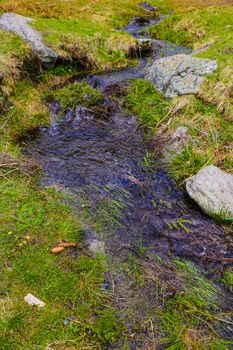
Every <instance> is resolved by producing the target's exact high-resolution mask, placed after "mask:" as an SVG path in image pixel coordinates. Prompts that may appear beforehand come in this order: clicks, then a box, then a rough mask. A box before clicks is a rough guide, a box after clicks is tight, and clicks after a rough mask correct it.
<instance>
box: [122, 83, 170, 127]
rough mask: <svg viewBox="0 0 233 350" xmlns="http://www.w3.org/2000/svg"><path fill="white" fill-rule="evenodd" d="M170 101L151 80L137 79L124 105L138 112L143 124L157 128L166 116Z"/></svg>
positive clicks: (131, 110)
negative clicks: (156, 88) (157, 89)
mask: <svg viewBox="0 0 233 350" xmlns="http://www.w3.org/2000/svg"><path fill="white" fill-rule="evenodd" d="M168 105H169V104H168V102H167V101H166V100H165V99H164V98H163V96H162V94H161V93H159V92H157V91H156V90H155V88H154V87H153V86H152V84H151V83H150V82H147V81H145V80H135V81H133V82H132V86H131V89H130V91H129V92H128V94H127V96H126V97H125V99H124V101H123V106H124V107H125V108H126V109H127V110H130V112H133V113H136V114H137V115H138V116H139V119H140V121H141V123H142V124H145V125H147V126H149V127H150V128H152V129H153V130H155V129H156V128H157V127H158V126H159V125H160V124H161V123H162V122H163V121H164V120H165V118H166V112H167V107H168Z"/></svg>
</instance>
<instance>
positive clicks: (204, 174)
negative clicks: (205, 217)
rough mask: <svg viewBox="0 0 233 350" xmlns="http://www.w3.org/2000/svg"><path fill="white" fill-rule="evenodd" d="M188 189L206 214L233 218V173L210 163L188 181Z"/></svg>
mask: <svg viewBox="0 0 233 350" xmlns="http://www.w3.org/2000/svg"><path fill="white" fill-rule="evenodd" d="M186 190H187V192H188V194H189V196H190V197H191V198H192V199H193V200H194V201H195V202H196V203H197V204H198V205H199V206H200V207H201V208H202V210H203V211H204V212H205V213H206V214H209V215H212V214H221V215H223V216H224V217H225V218H233V175H231V174H228V173H226V172H224V171H222V170H221V169H219V168H217V167H216V166H213V165H209V166H206V167H205V168H203V169H202V170H200V171H199V172H198V174H197V175H195V176H193V177H191V178H190V179H188V180H187V181H186Z"/></svg>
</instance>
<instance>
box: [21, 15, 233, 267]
mask: <svg viewBox="0 0 233 350" xmlns="http://www.w3.org/2000/svg"><path fill="white" fill-rule="evenodd" d="M156 22H158V20H157V19H156V20H155V21H154V20H152V21H150V20H147V19H146V20H145V21H143V20H142V19H134V20H133V21H132V22H131V23H130V24H129V25H128V26H127V27H126V28H125V30H126V31H128V32H129V33H131V34H132V35H133V36H136V37H137V38H145V36H146V37H148V35H147V34H146V35H145V34H144V33H143V34H140V33H141V32H142V30H144V29H146V28H148V26H150V25H153V24H154V23H156ZM153 46H154V48H153V53H152V56H153V58H158V57H161V56H164V55H165V56H168V55H174V54H177V53H181V52H184V53H190V50H189V49H188V48H184V47H180V46H177V45H174V44H169V43H163V42H161V41H156V40H154V42H153ZM148 60H149V61H150V60H151V58H145V59H141V60H139V64H138V66H137V67H135V68H129V69H126V70H123V71H120V72H113V73H108V74H102V75H92V76H88V77H86V78H85V81H87V82H89V83H90V84H92V85H93V86H94V87H96V88H98V89H100V90H101V91H102V92H103V94H104V96H105V103H104V104H103V106H98V108H99V110H98V108H97V110H94V111H92V110H90V109H88V108H85V107H80V106H77V107H76V108H75V109H73V110H69V111H67V112H66V113H65V114H64V117H63V119H62V120H61V121H56V122H54V124H53V125H52V126H51V127H50V128H41V129H39V130H38V131H37V133H36V134H35V135H34V136H33V137H31V140H30V141H29V142H28V144H27V147H26V152H27V153H28V154H30V155H31V156H33V158H34V159H36V160H38V161H39V162H40V163H41V164H42V166H43V169H44V177H43V183H44V184H45V185H56V186H61V187H62V188H67V189H69V191H72V192H73V193H74V194H76V195H77V198H79V200H78V202H77V203H78V204H77V205H78V206H79V207H80V210H82V209H83V208H84V209H85V207H86V208H88V209H89V210H90V212H91V213H92V215H93V218H94V221H95V217H96V220H97V218H98V219H99V217H100V216H102V219H103V217H104V219H106V222H108V224H109V221H110V224H111V227H112V232H113V234H111V236H110V238H108V239H106V242H105V244H106V250H107V251H108V253H109V254H112V255H113V256H114V255H116V254H118V255H120V254H122V255H124V254H126V253H127V247H128V248H129V249H131V248H133V247H137V246H138V244H141V245H142V246H143V247H150V248H151V249H150V254H157V255H159V256H160V257H161V258H162V259H163V260H164V261H169V259H171V258H174V257H179V258H180V257H182V258H188V259H189V260H191V261H193V262H195V263H196V264H198V265H199V266H200V267H201V268H202V269H203V270H205V271H207V272H208V273H209V274H211V273H212V272H213V271H214V270H215V269H216V268H220V267H222V262H221V259H222V258H224V257H228V256H232V251H233V250H232V243H231V241H230V239H229V238H228V236H227V235H226V233H225V232H224V230H223V228H222V227H221V226H219V225H217V224H216V223H215V221H214V220H212V219H211V218H209V217H207V216H206V215H204V214H203V213H202V212H201V210H200V209H199V208H198V207H197V206H196V205H195V204H194V203H193V202H192V201H191V200H190V199H189V198H188V197H187V195H186V194H185V193H184V192H183V191H181V190H178V189H177V188H176V186H175V184H174V183H173V182H172V181H171V180H170V179H169V178H168V176H167V174H166V172H165V171H164V170H163V168H162V166H161V165H160V161H159V158H158V156H156V154H154V161H155V162H156V164H155V166H154V167H150V168H148V167H147V166H146V160H148V159H147V158H148V154H151V153H154V149H153V146H152V143H151V140H150V139H149V138H148V137H145V128H143V127H142V126H141V125H140V124H139V123H138V121H137V119H136V118H135V116H132V115H128V116H125V115H124V114H123V113H122V112H121V108H120V106H121V103H120V101H121V97H122V95H124V91H125V89H126V88H127V87H128V85H129V81H128V80H129V79H137V78H143V77H144V76H145V71H146V66H147V64H148ZM112 101H114V103H113V102H112ZM54 106H55V107H57V105H56V104H55V105H54ZM54 106H53V107H54ZM101 108H102V109H101ZM58 109H59V108H57V110H58ZM54 111H55V112H56V108H54ZM103 111H105V112H103ZM106 111H107V112H106ZM151 161H152V162H153V160H150V162H151ZM125 247H126V249H125ZM125 250H126V251H125ZM123 251H124V252H123Z"/></svg>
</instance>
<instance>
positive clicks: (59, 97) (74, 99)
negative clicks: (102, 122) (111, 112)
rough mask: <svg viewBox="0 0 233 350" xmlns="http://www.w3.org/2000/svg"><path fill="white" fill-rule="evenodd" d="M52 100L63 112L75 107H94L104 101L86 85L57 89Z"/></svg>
mask: <svg viewBox="0 0 233 350" xmlns="http://www.w3.org/2000/svg"><path fill="white" fill-rule="evenodd" d="M54 98H55V100H56V101H59V102H60V105H61V107H62V109H63V110H66V109H68V108H74V107H75V106H77V105H86V106H96V105H98V104H99V103H101V102H103V101H104V96H103V95H102V93H101V92H99V91H98V90H96V89H94V88H93V87H91V86H90V85H88V84H86V83H73V84H69V85H67V86H65V87H63V88H61V89H58V90H57V91H56V92H55V93H54Z"/></svg>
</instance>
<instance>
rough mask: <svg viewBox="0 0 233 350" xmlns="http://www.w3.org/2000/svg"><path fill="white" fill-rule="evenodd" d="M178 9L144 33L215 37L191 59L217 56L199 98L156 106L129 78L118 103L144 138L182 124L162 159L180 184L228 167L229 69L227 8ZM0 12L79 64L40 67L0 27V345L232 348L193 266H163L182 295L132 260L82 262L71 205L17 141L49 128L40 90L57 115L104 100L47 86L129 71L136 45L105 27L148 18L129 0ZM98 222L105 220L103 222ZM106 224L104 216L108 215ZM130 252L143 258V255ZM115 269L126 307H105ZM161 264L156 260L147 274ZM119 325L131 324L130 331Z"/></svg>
mask: <svg viewBox="0 0 233 350" xmlns="http://www.w3.org/2000/svg"><path fill="white" fill-rule="evenodd" d="M150 2H151V3H152V4H154V5H157V6H159V7H161V8H162V9H161V12H163V11H169V10H170V9H172V8H173V6H174V4H175V5H177V2H175V1H173V2H166V1H156V0H153V1H150ZM188 4H189V6H186V5H185V6H184V2H183V1H180V0H179V6H178V7H177V6H176V9H177V11H178V13H177V14H174V15H171V16H170V17H169V19H167V20H166V21H165V22H164V24H161V25H159V26H157V27H154V28H153V29H152V33H153V35H154V36H156V37H158V38H162V39H165V40H172V41H175V42H178V43H182V44H187V45H190V46H193V47H196V48H200V47H202V46H205V45H206V42H210V43H212V42H213V43H212V44H211V46H210V47H209V48H208V50H207V51H206V52H204V53H202V54H201V56H203V57H209V58H217V59H218V61H219V64H220V68H219V71H218V72H217V74H215V75H214V76H213V77H211V79H210V80H209V81H208V83H207V85H206V86H207V87H208V88H205V87H204V88H203V91H202V93H201V94H200V96H198V97H185V98H178V99H177V100H173V101H171V100H165V99H164V98H163V96H162V95H160V94H158V93H157V92H156V91H155V90H154V88H153V87H152V86H151V85H150V84H149V83H148V82H144V81H138V82H135V83H134V84H133V85H132V88H131V90H130V91H129V94H128V96H126V97H125V101H124V106H125V108H127V109H128V110H131V111H133V112H134V113H135V114H138V115H139V117H140V120H141V122H142V123H144V124H146V125H148V126H149V127H150V128H151V131H152V132H153V133H154V132H156V131H159V130H161V128H163V127H164V125H166V123H167V121H168V120H170V122H169V124H168V125H167V126H166V130H168V131H169V132H172V131H173V130H174V129H175V128H176V127H177V126H178V125H181V124H182V125H185V126H187V127H188V129H189V132H190V134H191V135H192V137H193V138H194V140H195V142H194V143H193V142H192V143H191V144H190V145H189V146H188V147H187V149H186V150H185V152H184V153H183V154H182V155H180V156H177V157H176V158H174V160H173V162H172V163H171V164H170V172H171V174H172V176H173V177H174V178H176V179H177V181H178V182H179V183H182V182H183V180H184V179H185V178H187V177H188V176H190V175H191V174H194V173H196V172H197V171H198V170H199V169H200V168H201V167H202V166H203V165H205V164H209V163H214V164H217V165H218V166H220V167H222V168H223V169H225V170H227V171H229V172H231V171H232V167H233V165H232V150H231V144H232V134H233V133H232V131H233V130H232V120H231V114H230V111H231V103H232V101H231V99H232V96H231V85H230V83H231V82H230V73H229V72H231V70H232V68H231V67H232V63H233V62H232V57H231V55H230V49H231V45H232V35H231V33H232V29H227V28H225V26H227V25H230V24H231V22H232V19H231V18H232V17H231V13H232V12H231V7H224V8H222V7H221V8H220V7H214V8H212V9H211V10H210V9H206V8H205V1H202V2H199V3H198V7H196V5H197V4H196V2H195V1H193V4H192V6H194V8H195V12H194V11H193V10H192V11H189V9H190V2H189V3H188ZM199 6H200V8H199ZM192 8H193V7H192ZM0 11H1V12H5V11H14V12H17V13H20V14H22V15H27V16H31V17H33V18H35V22H34V26H35V28H36V29H38V30H40V31H41V32H42V33H43V36H44V40H45V42H46V43H47V44H48V45H49V46H51V47H52V48H54V49H55V50H57V51H59V52H60V53H61V54H62V55H63V56H64V57H66V58H71V60H72V61H73V62H74V61H75V62H77V64H76V65H61V66H58V67H56V68H54V69H51V70H49V71H47V72H45V71H43V69H42V68H41V67H40V65H37V64H36V62H37V61H36V60H35V57H34V55H33V53H32V52H31V49H30V48H29V46H28V45H27V44H26V43H25V42H24V41H23V40H21V39H20V38H18V37H17V36H15V35H13V34H10V33H6V32H4V31H0V39H1V47H0V62H1V67H0V70H1V73H3V74H2V77H1V82H0V84H1V91H0V96H1V98H0V110H1V117H0V137H1V141H0V193H1V195H0V197H1V198H0V199H1V205H0V218H1V228H0V264H1V266H2V269H1V275H0V308H1V315H0V348H1V349H3V350H13V349H14V350H17V349H20V350H21V349H23V350H24V349H25V350H28V349H47V350H51V349H56V350H63V349H64V350H65V349H66V350H73V349H104V348H106V349H111V348H118V349H122V350H123V349H125V350H126V349H130V347H129V345H128V344H130V343H132V342H133V340H134V339H137V334H140V336H141V338H142V339H144V338H146V339H147V338H148V342H147V343H146V345H145V343H144V347H143V345H142V349H144V350H145V346H146V347H147V349H148V350H149V349H156V347H158V348H159V347H161V346H163V347H164V349H170V350H174V349H176V350H186V349H187V350H188V349H197V350H201V349H203V350H204V349H211V350H227V349H228V348H230V345H229V343H228V342H227V341H224V340H222V339H220V338H219V336H218V335H217V334H216V330H219V329H220V324H222V323H221V319H224V321H223V325H225V324H227V322H230V321H228V318H227V316H226V315H222V314H220V313H219V309H218V307H219V306H220V305H219V304H220V303H218V302H217V301H216V299H217V298H221V295H220V294H219V290H218V288H217V287H215V286H214V285H213V284H212V283H211V282H209V281H208V279H206V278H203V277H201V276H200V274H199V272H198V271H197V270H196V269H195V267H194V266H190V265H189V263H187V262H183V261H182V262H178V261H174V262H173V263H172V264H173V265H172V267H169V268H171V269H172V274H174V275H176V276H179V277H180V278H181V279H182V281H185V282H184V290H183V291H182V292H181V293H177V291H175V292H173V294H171V293H170V292H167V293H165V291H166V290H167V289H169V285H167V284H166V283H165V282H163V281H162V278H161V276H160V274H159V273H158V274H155V276H154V275H151V272H150V271H147V270H145V269H144V268H143V267H141V265H140V261H138V260H137V259H135V258H134V257H133V256H132V255H129V258H128V260H127V261H126V262H125V264H124V266H121V265H120V266H119V265H118V266H114V267H113V266H112V264H111V263H110V262H109V261H108V259H107V257H106V256H103V255H98V256H97V257H92V256H91V255H90V253H89V252H88V251H87V250H85V249H83V248H82V243H83V236H84V234H85V230H84V229H83V226H82V224H81V222H82V223H83V217H82V215H81V213H79V212H77V211H76V212H74V210H73V209H72V207H71V206H70V205H68V204H67V202H68V203H70V202H72V198H70V196H68V195H67V194H61V193H57V191H55V190H54V189H51V188H45V189H42V188H39V187H38V185H37V184H38V173H39V172H40V169H39V168H38V166H37V165H36V164H34V163H33V162H32V161H31V160H28V159H27V158H25V157H22V155H21V150H20V147H19V145H18V142H17V141H18V139H19V138H21V137H22V136H24V135H25V134H26V133H27V132H28V131H33V130H34V129H36V128H37V127H38V126H40V125H49V124H50V123H51V118H52V117H51V115H50V114H49V111H48V108H47V106H46V99H47V98H48V97H49V96H50V95H51V96H55V97H56V98H57V99H58V100H59V101H60V103H61V105H62V107H63V108H64V109H66V108H68V107H70V106H73V105H74V103H75V101H76V100H77V99H79V102H80V103H82V102H83V99H85V101H86V95H87V94H88V95H89V97H90V100H89V103H90V105H91V104H92V103H95V102H98V101H99V100H101V98H102V96H101V95H100V94H99V93H97V92H96V91H95V90H93V89H91V88H90V87H89V86H86V85H82V86H80V85H78V84H74V85H70V86H69V87H62V88H61V89H57V87H58V86H60V85H62V84H63V83H64V82H65V81H66V80H67V79H68V78H70V77H72V76H74V75H79V74H82V73H83V72H84V71H93V72H96V71H106V70H111V69H119V68H122V67H126V66H128V65H132V64H134V61H133V60H132V59H130V58H129V56H130V53H131V51H132V50H135V48H136V43H135V40H133V39H132V38H131V37H129V36H128V35H126V34H122V33H118V32H116V31H115V30H114V29H115V28H120V27H122V26H123V25H124V24H126V23H127V22H128V21H129V19H130V18H132V17H133V16H137V15H140V14H144V15H147V14H146V13H145V12H143V10H142V9H141V8H140V7H139V6H138V1H136V0H130V1H125V0H119V1H113V0H98V1H97V0H92V1H88V3H87V1H84V0H71V1H69V2H65V1H62V0H59V1H49V6H48V1H44V0H42V1H41V0H40V1H39V0H38V1H37V0H35V1H29V0H25V1H19V0H13V1H12V0H10V1H9V0H2V1H1V3H0ZM223 18H224V20H223ZM200 33H201V35H202V36H201V37H200ZM219 88H221V89H223V90H221V89H220V90H219ZM209 91H211V93H209ZM219 91H220V92H219ZM221 91H224V94H222V93H221ZM92 219H93V218H92ZM102 219H104V220H103V222H104V223H105V221H106V217H104V218H102ZM107 220H111V217H110V218H109V212H108V211H107ZM96 225H97V226H98V222H97V223H96ZM101 225H103V223H102V221H101ZM99 226H100V225H99ZM101 227H102V226H101ZM61 242H74V243H77V247H76V248H69V249H67V250H65V251H64V252H62V253H61V254H60V255H53V254H51V248H53V247H55V246H57V245H58V244H59V243H61ZM140 248H141V249H140V252H141V254H142V256H143V254H144V252H145V251H144V249H143V247H140ZM155 259H156V257H155ZM113 268H114V269H117V270H118V271H120V273H122V271H123V275H124V276H127V281H128V282H127V284H126V286H127V287H128V290H131V293H132V295H131V296H132V300H130V303H131V302H132V304H133V302H135V304H134V305H132V304H129V305H127V307H126V309H124V308H122V309H121V308H120V306H119V305H118V304H117V303H115V300H116V298H117V293H118V291H115V290H113V289H114V288H112V289H111V291H109V290H106V288H104V284H105V282H106V272H108V271H109V270H111V269H113ZM167 268H168V267H166V266H165V267H164V265H163V262H162V261H161V260H160V259H159V258H158V257H157V269H156V272H160V271H162V270H163V269H165V271H166V269H167ZM114 271H115V270H114ZM114 273H115V272H114ZM222 282H223V283H224V285H226V286H227V288H228V289H229V291H230V290H232V270H231V269H230V268H229V269H228V270H226V271H225V273H224V274H223V276H222ZM147 284H148V289H149V290H151V291H152V295H153V297H154V299H153V300H156V303H155V305H154V307H153V308H151V305H150V304H149V302H150V298H148V304H147V305H146V304H145V303H146V299H145V296H143V297H142V298H141V299H138V296H139V295H140V289H141V286H142V285H143V286H145V285H147ZM112 287H114V285H113V286H112ZM114 292H115V293H116V295H114ZM28 293H32V294H34V295H35V296H36V297H38V298H39V299H41V300H42V301H44V302H45V303H46V306H45V308H44V309H38V308H31V307H30V306H29V305H27V304H26V303H25V301H24V297H25V296H26V295H27V294H28ZM124 296H125V295H123V297H124ZM123 297H122V299H123ZM135 300H136V301H135ZM145 305H146V310H147V311H148V314H146V315H145V313H144V314H143V312H142V316H141V315H139V316H138V318H136V319H135V322H132V319H133V317H134V316H135V313H136V312H137V310H138V308H139V309H140V310H143V308H144V306H145ZM126 315H127V317H126ZM219 319H220V323H219ZM128 321H131V322H132V323H133V326H132V327H131V328H130V329H128V328H127V325H128ZM213 323H214V325H216V328H214V329H213V328H212V325H213ZM221 327H222V328H224V327H225V326H221ZM224 329H225V328H224ZM143 337H144V338H143ZM140 340H141V339H140Z"/></svg>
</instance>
